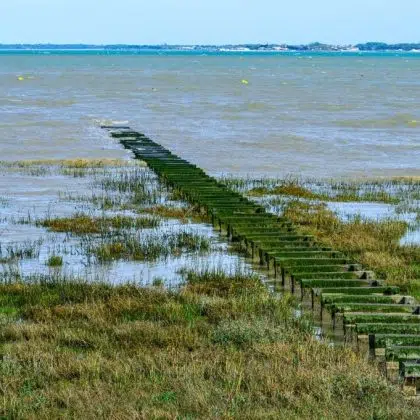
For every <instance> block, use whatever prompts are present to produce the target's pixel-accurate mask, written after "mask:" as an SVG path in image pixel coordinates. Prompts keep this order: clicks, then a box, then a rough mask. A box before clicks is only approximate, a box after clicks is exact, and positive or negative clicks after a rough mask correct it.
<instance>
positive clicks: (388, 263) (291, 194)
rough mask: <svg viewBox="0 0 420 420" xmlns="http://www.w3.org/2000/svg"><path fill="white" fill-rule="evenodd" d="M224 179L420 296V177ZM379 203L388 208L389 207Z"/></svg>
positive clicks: (381, 275) (320, 238) (307, 231)
mask: <svg viewBox="0 0 420 420" xmlns="http://www.w3.org/2000/svg"><path fill="white" fill-rule="evenodd" d="M223 181H224V182H225V183H226V184H227V185H229V186H230V187H231V188H232V189H234V190H236V191H240V192H242V193H244V194H247V195H249V196H250V197H252V198H253V199H254V200H257V201H258V202H260V203H262V204H263V205H265V207H266V208H267V209H268V210H269V211H271V212H273V213H276V214H279V215H284V216H286V217H287V218H288V219H289V220H291V221H292V222H294V223H295V224H296V225H297V226H298V227H299V229H300V230H301V231H302V232H304V233H307V234H312V235H314V236H315V237H316V238H317V239H318V240H319V241H320V242H321V243H323V244H325V245H326V246H330V247H333V248H334V249H337V250H338V251H341V252H343V253H344V254H346V255H348V256H349V257H351V258H352V259H354V260H355V261H357V262H359V263H361V264H363V265H365V266H366V267H368V268H370V269H372V270H374V271H375V272H376V273H377V275H378V277H379V278H383V279H385V280H386V281H387V282H388V283H389V284H393V285H399V286H401V287H402V290H404V291H405V292H407V293H411V294H414V295H416V296H417V297H420V223H419V220H420V180H419V179H418V178H395V179H372V180H362V181H334V180H315V179H298V178H290V177H289V178H285V179H258V180H253V179H245V180H244V179H233V178H224V179H223ZM349 203H353V205H351V206H349V205H348V204H349ZM372 203H377V204H375V205H373V204H372ZM378 206H385V211H383V207H382V208H381V207H378Z"/></svg>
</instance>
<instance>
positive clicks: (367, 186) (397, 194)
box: [221, 177, 420, 204]
mask: <svg viewBox="0 0 420 420" xmlns="http://www.w3.org/2000/svg"><path fill="white" fill-rule="evenodd" d="M221 180H222V181H223V182H224V183H225V184H226V185H228V186H229V187H230V188H232V189H234V190H236V191H239V192H242V193H245V194H248V195H249V196H254V197H261V196H264V195H286V196H292V197H297V198H304V199H308V200H319V201H334V202H381V203H387V204H399V203H402V202H405V201H407V200H409V201H412V200H416V199H417V200H418V199H419V195H420V180H419V179H418V178H391V179H368V180H363V181H357V180H356V181H344V180H343V181H336V180H317V179H311V178H309V179H304V178H296V177H286V178H283V179H278V178H261V179H251V178H248V179H235V178H230V177H224V178H222V179H221Z"/></svg>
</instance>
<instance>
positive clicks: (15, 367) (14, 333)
mask: <svg viewBox="0 0 420 420" xmlns="http://www.w3.org/2000/svg"><path fill="white" fill-rule="evenodd" d="M184 277H185V283H184V285H183V286H182V287H181V288H180V289H179V290H178V291H172V292H170V291H165V290H164V289H162V288H161V287H157V288H155V287H151V288H140V287H136V286H134V285H123V286H119V287H111V286H107V285H104V284H90V285H89V284H86V283H83V282H60V281H51V282H47V283H42V284H40V283H38V284H33V285H30V284H21V283H16V284H8V285H1V286H0V296H1V297H2V298H1V299H0V305H1V306H2V307H7V308H9V309H8V311H7V312H8V314H6V315H3V318H2V319H3V321H2V328H1V330H0V356H1V357H0V360H1V362H0V389H1V390H2V391H1V393H2V395H1V401H2V404H1V405H0V416H2V417H3V418H37V419H38V418H39V419H44V418H45V419H49V418H84V419H93V418H98V417H99V418H190V419H195V418H209V419H210V418H237V419H244V418H249V419H251V418H252V419H254V418H292V419H306V418H307V419H312V418H325V419H349V418H353V419H356V418H363V419H371V418H384V419H386V418H389V419H391V418H401V419H410V418H413V419H414V418H418V417H419V415H420V407H419V406H418V405H416V403H415V402H409V401H406V400H405V399H404V397H403V395H402V393H401V391H400V390H399V389H398V388H397V387H394V386H392V385H390V384H388V383H387V382H386V380H385V378H383V377H382V376H381V375H379V374H378V372H377V370H376V368H375V367H372V366H371V365H369V364H368V363H367V362H366V361H364V360H363V359H361V358H359V357H358V356H357V355H356V354H355V353H354V352H353V351H351V350H350V349H346V348H341V347H337V348H333V347H330V346H329V345H328V344H326V343H323V342H319V341H317V340H316V339H314V338H313V335H312V332H311V329H310V328H309V324H308V320H307V319H305V318H302V319H296V318H294V316H293V310H294V301H293V300H292V299H291V297H290V296H287V295H285V296H284V297H283V298H282V299H279V298H278V297H276V296H274V295H272V294H270V293H269V292H268V291H267V289H266V288H265V287H263V286H262V285H261V283H260V281H259V280H258V278H255V277H249V276H246V275H243V274H233V275H231V276H229V275H226V274H222V273H217V272H204V273H201V274H197V273H194V272H191V271H186V272H184ZM4 317H6V318H4Z"/></svg>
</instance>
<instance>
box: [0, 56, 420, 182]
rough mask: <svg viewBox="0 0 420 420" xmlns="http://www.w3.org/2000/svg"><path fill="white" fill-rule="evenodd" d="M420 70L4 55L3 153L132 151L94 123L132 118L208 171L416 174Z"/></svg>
mask: <svg viewBox="0 0 420 420" xmlns="http://www.w3.org/2000/svg"><path fill="white" fill-rule="evenodd" d="M419 73H420V56H419V55H399V56H393V55H383V56H377V55H369V54H367V55H352V56H340V55H323V54H320V55H317V54H316V53H314V54H310V55H309V54H303V55H302V54H301V55H282V54H277V55H276V54H274V55H273V54H266V55H253V54H247V55H243V54H242V55H241V54H231V55H207V56H203V55H199V54H173V55H156V54H155V55H150V54H149V55H147V54H143V55H138V56H130V55H123V56H119V55H111V56H104V55H89V54H83V55H68V54H66V55H54V54H49V55H10V54H9V55H6V54H2V55H0V109H1V111H2V112H1V113H0V148H1V152H2V159H6V160H16V159H25V158H31V159H34V158H40V159H43V158H72V157H89V158H93V157H126V156H128V155H127V153H126V152H124V151H123V150H121V148H120V146H119V145H118V144H116V142H115V141H113V140H111V139H109V138H108V136H107V134H106V133H103V132H102V131H101V130H100V129H99V128H98V124H99V122H106V121H108V122H110V121H121V122H122V121H126V122H127V123H129V124H130V125H131V126H132V127H133V128H135V129H137V130H139V131H142V132H145V133H147V134H149V135H150V136H151V137H153V139H154V140H156V141H158V142H161V143H162V144H163V145H165V146H167V147H169V148H171V149H173V150H175V151H176V152H177V153H178V154H180V155H181V156H183V157H186V158H187V159H190V160H192V161H194V162H195V163H197V164H198V165H200V166H202V167H203V168H204V169H206V170H208V171H209V172H210V173H212V174H220V173H232V174H235V175H242V176H243V175H246V174H252V175H253V176H256V175H280V176H283V175H285V174H289V173H294V174H298V175H302V176H311V177H363V176H372V175H380V176H391V175H420V165H419V164H418V162H419V159H420V141H419V135H420V111H419V109H420V107H419V104H420V99H419V98H420V82H419V79H418V74H419ZM18 76H23V77H24V80H19V79H18ZM242 79H246V80H248V81H249V84H247V85H244V84H242V83H241V80H242Z"/></svg>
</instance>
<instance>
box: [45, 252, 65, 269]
mask: <svg viewBox="0 0 420 420" xmlns="http://www.w3.org/2000/svg"><path fill="white" fill-rule="evenodd" d="M46 264H47V265H48V266H49V267H61V266H62V265H63V257H62V256H60V255H51V256H50V257H49V258H48V260H47V262H46Z"/></svg>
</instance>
